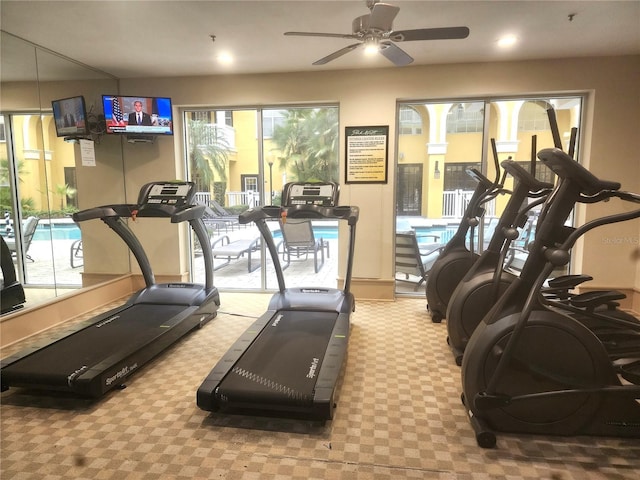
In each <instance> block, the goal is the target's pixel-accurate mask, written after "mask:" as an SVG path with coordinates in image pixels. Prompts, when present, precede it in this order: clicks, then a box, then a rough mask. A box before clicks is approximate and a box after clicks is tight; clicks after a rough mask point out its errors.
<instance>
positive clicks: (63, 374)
mask: <svg viewBox="0 0 640 480" xmlns="http://www.w3.org/2000/svg"><path fill="white" fill-rule="evenodd" d="M184 310H185V309H184V306H182V305H149V304H146V305H134V306H131V307H129V308H127V309H126V310H123V311H121V312H116V313H114V314H113V315H111V316H109V317H107V318H106V319H104V320H102V321H100V322H96V323H94V324H93V325H90V326H89V327H87V328H84V329H82V330H79V331H78V332H76V333H74V334H72V335H70V336H68V337H65V338H63V339H62V340H60V341H58V342H56V343H53V344H51V345H49V346H47V347H44V348H42V349H40V350H38V351H36V352H34V353H33V354H31V355H29V356H27V357H24V358H23V359H21V360H20V361H18V362H16V363H15V364H13V365H9V366H7V367H6V368H4V369H3V371H2V375H3V377H4V376H5V375H6V376H7V377H8V378H11V379H13V380H18V379H20V380H21V379H29V380H30V383H31V382H32V381H33V380H34V379H37V380H38V382H41V383H46V384H48V385H51V386H54V387H55V386H61V387H64V386H66V385H67V383H68V377H69V376H70V375H72V374H73V373H74V372H77V371H79V370H80V369H81V368H82V367H83V366H86V367H91V366H93V365H95V364H96V363H98V362H101V361H103V360H104V359H106V358H108V357H109V356H111V355H113V354H115V353H118V352H119V351H121V352H123V353H127V352H130V351H132V350H133V351H135V350H136V349H138V348H140V346H141V345H144V344H145V343H147V342H149V341H150V340H153V339H154V338H156V337H157V336H159V335H162V333H163V332H165V331H167V330H168V329H169V327H171V326H172V325H173V324H174V323H175V322H171V323H167V322H169V321H170V320H171V319H172V318H173V317H174V316H175V315H177V314H178V313H181V312H184Z"/></svg>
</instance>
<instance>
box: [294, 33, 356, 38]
mask: <svg viewBox="0 0 640 480" xmlns="http://www.w3.org/2000/svg"><path fill="white" fill-rule="evenodd" d="M284 34H285V35H297V36H299V37H330V38H358V37H356V36H355V35H353V34H351V33H323V32H284Z"/></svg>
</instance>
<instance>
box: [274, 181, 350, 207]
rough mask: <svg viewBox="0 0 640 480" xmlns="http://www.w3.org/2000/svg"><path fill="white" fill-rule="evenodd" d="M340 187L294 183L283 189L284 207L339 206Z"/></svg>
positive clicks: (335, 185) (317, 183)
mask: <svg viewBox="0 0 640 480" xmlns="http://www.w3.org/2000/svg"><path fill="white" fill-rule="evenodd" d="M339 194H340V187H339V186H338V184H337V183H334V182H327V183H325V182H313V183H307V182H292V183H287V184H286V185H285V186H284V188H283V189H282V206H283V207H293V206H297V205H316V206H319V207H335V206H337V205H338V196H339Z"/></svg>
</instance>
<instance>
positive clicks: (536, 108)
mask: <svg viewBox="0 0 640 480" xmlns="http://www.w3.org/2000/svg"><path fill="white" fill-rule="evenodd" d="M550 106H551V105H549V104H548V103H547V102H540V101H536V102H526V103H524V104H523V105H522V108H521V109H520V113H519V115H518V130H520V131H538V132H539V131H543V130H548V129H549V116H548V114H547V109H548V108H549V107H550Z"/></svg>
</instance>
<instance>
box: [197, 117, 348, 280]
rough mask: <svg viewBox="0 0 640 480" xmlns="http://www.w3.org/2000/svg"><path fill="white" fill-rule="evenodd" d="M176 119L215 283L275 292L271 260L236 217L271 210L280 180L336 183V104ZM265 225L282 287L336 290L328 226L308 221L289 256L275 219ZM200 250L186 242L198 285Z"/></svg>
mask: <svg viewBox="0 0 640 480" xmlns="http://www.w3.org/2000/svg"><path fill="white" fill-rule="evenodd" d="M184 118H185V125H186V139H187V148H186V151H187V156H188V158H187V165H188V172H189V178H190V179H192V180H193V181H195V182H196V183H197V185H198V189H199V193H198V197H197V198H198V201H199V202H201V203H203V204H205V205H208V206H209V207H210V209H211V210H210V213H209V217H208V218H207V219H206V222H205V223H206V224H207V228H208V230H209V234H210V237H211V245H209V248H211V249H212V251H213V254H214V281H215V284H216V286H217V287H218V288H219V289H240V290H273V289H276V288H277V281H276V275H275V272H274V267H273V263H272V260H271V257H270V255H269V254H268V252H267V251H266V250H265V248H264V245H263V242H262V240H261V237H260V234H259V232H258V230H257V228H256V227H255V226H254V225H252V224H249V225H242V224H240V223H239V221H238V215H239V214H240V213H241V212H243V211H245V210H247V209H249V208H252V207H255V206H259V205H265V204H273V205H279V204H280V198H281V191H282V187H283V186H284V184H285V183H287V182H290V181H320V180H324V181H337V180H338V109H337V107H333V106H328V107H305V108H297V107H292V108H282V107H280V108H272V109H250V108H247V109H242V108H241V109H233V110H224V111H223V110H198V111H185V112H184ZM268 225H269V227H270V228H271V230H272V231H273V235H274V238H275V242H276V244H277V248H278V255H279V258H280V261H281V262H282V263H283V267H284V269H285V270H284V273H285V278H286V279H287V284H288V285H293V284H294V283H295V284H300V282H303V281H304V282H305V284H307V285H310V286H320V287H321V286H329V287H334V286H335V285H336V277H337V265H338V262H337V260H338V259H337V252H338V248H337V238H338V228H337V224H335V222H334V224H331V225H324V224H323V223H322V222H318V221H315V220H314V222H313V225H312V229H311V230H310V233H311V235H312V237H311V239H310V240H309V244H308V246H306V247H305V248H297V249H295V251H294V250H292V249H290V248H289V246H288V244H287V242H286V241H285V238H284V235H283V232H282V226H281V224H280V222H279V221H277V220H274V221H269V222H268ZM321 227H324V228H321ZM331 247H333V249H332V248H331ZM201 248H202V246H200V245H195V244H194V249H193V252H194V257H193V267H192V271H193V278H194V281H198V282H202V281H203V279H204V266H203V265H201V262H202V259H201V258H198V257H199V255H200V254H199V252H200V251H201V250H200V249H201ZM205 248H207V247H205Z"/></svg>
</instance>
